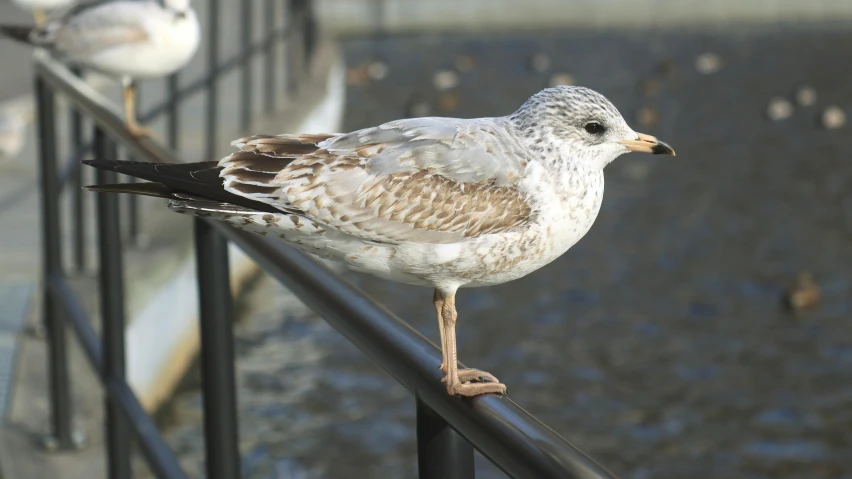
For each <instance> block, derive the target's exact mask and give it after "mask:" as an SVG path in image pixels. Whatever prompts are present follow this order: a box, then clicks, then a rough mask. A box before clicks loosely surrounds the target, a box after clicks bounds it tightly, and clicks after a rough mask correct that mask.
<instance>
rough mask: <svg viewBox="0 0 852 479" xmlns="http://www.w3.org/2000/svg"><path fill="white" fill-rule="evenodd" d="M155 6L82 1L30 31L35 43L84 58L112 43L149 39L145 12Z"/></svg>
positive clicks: (80, 58) (150, 4)
mask: <svg viewBox="0 0 852 479" xmlns="http://www.w3.org/2000/svg"><path fill="white" fill-rule="evenodd" d="M156 8H158V7H157V5H156V4H155V3H151V2H128V1H119V2H102V3H97V4H95V5H92V6H89V5H84V6H82V7H81V8H79V9H77V10H73V11H71V12H69V13H68V14H67V15H66V16H64V17H62V18H60V19H58V20H56V21H53V22H49V23H47V24H46V25H44V26H43V27H40V28H39V29H37V30H36V31H34V36H35V38H36V39H37V42H38V43H41V44H43V45H49V46H51V47H52V48H53V49H54V50H56V51H57V52H59V53H61V54H63V55H65V56H67V57H68V58H70V59H72V60H86V59H88V58H90V57H92V56H93V55H97V54H98V53H101V52H103V51H105V50H108V49H110V48H113V47H117V46H122V45H128V44H134V43H142V42H146V41H148V40H150V33H149V32H148V31H147V30H146V29H145V18H144V17H145V15H147V14H149V13H151V12H155V9H156Z"/></svg>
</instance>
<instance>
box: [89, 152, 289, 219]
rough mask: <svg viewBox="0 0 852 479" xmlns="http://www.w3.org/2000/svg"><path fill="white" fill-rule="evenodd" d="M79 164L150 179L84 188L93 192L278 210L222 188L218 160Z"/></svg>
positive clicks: (97, 161)
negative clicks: (136, 182) (145, 181)
mask: <svg viewBox="0 0 852 479" xmlns="http://www.w3.org/2000/svg"><path fill="white" fill-rule="evenodd" d="M83 164H86V165H89V166H93V167H95V168H99V169H102V170H110V171H115V172H116V173H121V174H123V175H127V176H133V177H135V178H139V179H142V180H148V181H151V182H153V183H138V184H119V185H95V186H89V187H87V189H90V190H93V191H104V192H110V193H131V194H137V195H147V196H157V197H160V198H183V199H192V200H204V201H213V202H219V203H228V204H232V205H239V206H242V207H244V208H249V209H253V210H258V211H267V212H270V213H280V212H281V210H279V209H277V208H275V207H274V206H272V205H269V204H266V203H262V202H260V201H255V200H251V199H248V198H245V197H243V196H239V195H235V194H233V193H230V192H228V191H225V187H224V184H223V179H222V178H220V177H219V171H221V169H222V168H221V167H220V166H218V164H219V162H218V161H203V162H200V163H149V162H144V161H114V160H83ZM149 185H151V186H149ZM153 185H156V186H153Z"/></svg>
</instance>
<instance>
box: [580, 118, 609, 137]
mask: <svg viewBox="0 0 852 479" xmlns="http://www.w3.org/2000/svg"><path fill="white" fill-rule="evenodd" d="M583 128H585V129H586V132H588V133H590V134H592V135H603V134H604V132H605V131H606V128H604V126H603V125H601V124H600V123H598V122H596V121H592V122H589V123H586V126H584V127H583Z"/></svg>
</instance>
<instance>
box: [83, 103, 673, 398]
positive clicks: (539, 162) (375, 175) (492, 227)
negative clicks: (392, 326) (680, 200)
mask: <svg viewBox="0 0 852 479" xmlns="http://www.w3.org/2000/svg"><path fill="white" fill-rule="evenodd" d="M232 144H233V145H234V146H235V147H237V148H238V149H239V150H240V151H238V152H236V153H233V154H231V155H229V156H227V157H225V158H224V159H222V160H221V161H218V162H217V161H206V162H201V163H183V164H161V163H156V164H155V163H141V162H122V161H107V160H92V161H87V162H85V163H87V164H89V165H91V166H94V167H96V168H104V169H108V170H113V171H116V172H118V173H121V174H124V175H129V176H134V177H137V178H141V179H145V180H148V181H150V182H151V183H134V184H118V185H98V186H93V187H89V188H90V189H92V190H95V191H102V192H118V193H133V194H143V195H149V196H157V197H162V198H168V199H169V200H170V201H169V207H170V208H171V209H172V210H174V211H176V212H178V213H186V214H191V215H196V216H203V217H209V218H213V219H217V220H222V221H226V222H228V223H230V224H231V225H233V226H234V227H236V228H238V229H242V230H246V231H251V232H254V233H258V234H261V235H263V236H267V237H269V238H276V239H280V240H283V241H284V242H286V243H289V244H290V245H292V246H294V247H296V248H298V249H300V250H302V251H305V252H307V253H311V254H314V255H316V256H319V257H322V258H329V259H334V260H338V261H341V262H344V263H346V264H347V265H348V266H350V267H351V268H352V269H354V270H356V271H361V272H365V273H370V274H373V275H376V276H378V277H381V278H385V279H389V280H393V281H399V282H402V283H408V284H414V285H421V286H430V287H432V288H434V290H435V292H434V296H433V304H434V307H435V311H436V313H437V316H438V330H439V331H440V337H441V351H442V361H441V365H440V368H441V370H442V371H443V373H444V379H443V381H445V382H446V388H447V392H448V393H449V394H451V395H461V396H476V395H479V394H487V393H505V391H506V386H504V385H503V384H501V383H500V382H499V381H497V378H495V377H494V376H492V375H491V374H489V373H487V372H484V371H480V370H478V369H459V368H458V361H457V351H456V319H457V316H458V315H457V313H456V291H457V290H458V289H459V288H461V287H475V286H490V285H495V284H500V283H505V282H507V281H511V280H514V279H517V278H520V277H522V276H526V275H527V274H529V273H532V272H533V271H535V270H537V269H539V268H541V267H542V266H544V265H546V264H548V263H550V262H551V261H553V260H554V259H556V258H558V257H559V256H560V255H562V253H564V252H565V251H567V250H568V248H570V247H571V246H573V245H574V244H575V243H576V242H577V241H579V240H580V238H582V237H583V236H584V235H585V234H586V232H588V231H589V228H591V226H592V223H593V222H594V220H595V218H596V217H597V215H598V211H599V210H600V207H601V202H602V201H603V192H604V175H603V170H604V167H605V166H606V165H608V164H609V163H610V162H612V161H613V160H614V159H615V158H616V157H618V156H620V155H622V154H624V153H628V152H631V151H636V152H643V153H652V154H658V155H672V156H674V150H673V149H672V148H671V147H670V146H669V145H667V144H665V143H663V142H661V141H658V140H657V139H656V138H654V137H652V136H649V135H644V134H641V133H636V132H635V131H633V130H632V129H631V128H630V127H629V126H628V125H627V122H625V121H624V118H622V116H621V114H620V113H619V112H618V110H617V109H616V108H615V106H613V105H612V103H610V102H609V100H607V99H606V98H605V97H604V96H603V95H601V94H599V93H596V92H594V91H592V90H589V89H588V88H582V87H574V86H557V87H554V88H548V89H546V90H542V91H541V92H539V93H537V94H535V95H533V96H532V98H530V99H529V100H527V102H526V103H524V105H523V106H521V107H520V109H518V110H517V111H516V112H515V113H513V114H511V115H509V116H505V117H498V118H478V119H457V118H412V119H407V120H397V121H392V122H390V123H385V124H383V125H380V126H377V127H374V128H367V129H364V130H359V131H355V132H352V133H347V134H294V135H278V136H269V135H255V136H251V137H247V138H241V139H239V140H236V141H234V142H233V143H232ZM529 319H530V318H518V320H520V321H523V320H529Z"/></svg>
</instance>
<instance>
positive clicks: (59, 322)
mask: <svg viewBox="0 0 852 479" xmlns="http://www.w3.org/2000/svg"><path fill="white" fill-rule="evenodd" d="M35 90H36V101H37V103H38V106H37V108H38V136H39V141H38V144H39V154H40V157H41V158H40V160H41V165H40V173H41V221H42V230H41V233H42V248H43V251H42V254H43V258H42V261H43V263H44V264H43V269H42V275H43V277H42V288H44V290H43V300H44V303H43V307H44V311H43V314H44V324H45V327H46V328H47V339H48V348H47V354H48V364H49V367H50V371H49V372H50V406H51V413H52V417H51V420H52V431H51V434H52V437H49V438H48V439H49V440H48V443H49V444H51V445H54V446H55V447H57V448H59V449H72V448H74V446H75V444H74V441H73V439H72V431H71V389H70V384H69V379H68V354H67V342H66V337H65V324H64V322H63V319H62V317H61V316H60V314H61V312H60V311H59V308H58V307H57V303H56V301H55V300H54V299H53V297H52V295H51V294H50V292H49V291H50V290H49V288H48V282H49V280H50V278H53V277H57V276H62V274H63V273H62V244H61V241H62V229H61V228H60V224H59V188H58V186H59V179H58V174H57V170H56V123H55V121H56V102H55V98H54V93H53V91H52V90H51V89H50V87H48V86H47V84H45V82H44V80H42V79H41V78H38V77H36V81H35Z"/></svg>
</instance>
